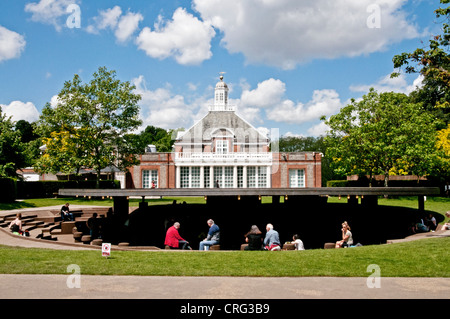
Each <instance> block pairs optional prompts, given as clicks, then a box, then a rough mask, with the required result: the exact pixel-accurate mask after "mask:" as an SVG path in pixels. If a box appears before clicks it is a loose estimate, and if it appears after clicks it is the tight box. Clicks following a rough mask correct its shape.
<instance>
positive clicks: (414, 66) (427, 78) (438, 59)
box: [391, 0, 450, 129]
mask: <svg viewBox="0 0 450 319" xmlns="http://www.w3.org/2000/svg"><path fill="white" fill-rule="evenodd" d="M440 2H441V4H448V3H450V0H441V1H440ZM435 13H436V18H437V20H438V21H442V34H439V35H436V36H433V37H432V38H431V39H430V40H429V42H428V47H427V48H417V49H416V50H414V52H410V53H408V52H404V53H401V54H398V55H395V56H394V58H393V59H392V61H393V63H394V68H397V69H399V72H394V73H392V75H391V76H392V77H396V76H398V75H399V74H400V71H401V70H402V69H404V71H405V72H406V73H419V74H421V75H422V76H423V86H422V87H420V88H419V89H417V90H416V91H415V92H413V93H412V94H411V97H412V98H413V99H414V101H416V102H421V103H423V105H424V108H425V110H427V111H429V112H432V113H433V114H435V116H436V117H438V118H440V119H442V120H443V122H442V126H440V127H439V129H444V128H445V127H446V126H447V124H449V123H450V55H449V45H450V25H449V19H450V7H448V6H447V7H446V8H441V7H440V8H438V9H437V10H435Z"/></svg>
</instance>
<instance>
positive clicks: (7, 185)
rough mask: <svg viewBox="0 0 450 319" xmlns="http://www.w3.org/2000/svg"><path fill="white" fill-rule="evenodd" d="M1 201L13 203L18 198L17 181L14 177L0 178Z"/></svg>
mask: <svg viewBox="0 0 450 319" xmlns="http://www.w3.org/2000/svg"><path fill="white" fill-rule="evenodd" d="M0 190H1V191H0V203H11V202H14V201H15V200H16V198H17V185H16V181H15V180H14V179H12V178H0Z"/></svg>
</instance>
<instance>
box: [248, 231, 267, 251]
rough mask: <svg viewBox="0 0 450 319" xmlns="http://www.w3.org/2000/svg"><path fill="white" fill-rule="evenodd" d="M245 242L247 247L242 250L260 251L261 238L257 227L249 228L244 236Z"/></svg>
mask: <svg viewBox="0 0 450 319" xmlns="http://www.w3.org/2000/svg"><path fill="white" fill-rule="evenodd" d="M245 242H246V243H248V245H247V246H246V247H245V248H244V250H262V242H263V237H262V232H261V231H260V230H259V228H258V226H256V225H253V226H252V227H251V228H250V231H249V232H248V233H247V234H245Z"/></svg>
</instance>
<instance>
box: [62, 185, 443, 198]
mask: <svg viewBox="0 0 450 319" xmlns="http://www.w3.org/2000/svg"><path fill="white" fill-rule="evenodd" d="M439 194H440V191H439V188H438V187H311V188H156V189H149V188H135V189H68V188H66V189H60V190H59V195H60V196H94V197H97V196H98V197H101V196H112V197H128V196H140V197H146V196H159V197H173V196H179V197H202V196H327V195H328V196H385V195H388V196H389V195H395V196H432V195H439Z"/></svg>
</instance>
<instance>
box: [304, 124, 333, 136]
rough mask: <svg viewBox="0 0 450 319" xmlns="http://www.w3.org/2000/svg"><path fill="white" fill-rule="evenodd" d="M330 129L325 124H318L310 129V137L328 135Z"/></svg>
mask: <svg viewBox="0 0 450 319" xmlns="http://www.w3.org/2000/svg"><path fill="white" fill-rule="evenodd" d="M329 129H330V128H329V127H328V126H327V125H326V124H325V123H324V122H320V123H319V124H316V125H314V126H312V127H310V128H309V129H308V135H309V136H324V135H326V134H327V131H328V130H329Z"/></svg>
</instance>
